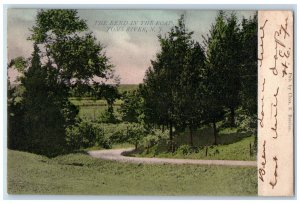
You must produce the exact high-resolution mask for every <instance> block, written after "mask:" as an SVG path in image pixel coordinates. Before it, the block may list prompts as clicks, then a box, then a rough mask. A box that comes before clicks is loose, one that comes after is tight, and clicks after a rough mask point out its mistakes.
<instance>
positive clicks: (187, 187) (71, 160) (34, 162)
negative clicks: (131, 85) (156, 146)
mask: <svg viewBox="0 0 300 204" xmlns="http://www.w3.org/2000/svg"><path fill="white" fill-rule="evenodd" d="M7 172H8V178H7V183H8V186H7V189H8V193H9V194H34V195H35V194H56V195H62V194H64V195H75V194H76V195H79V194H80V195H117V196H119V195H152V196H153V195H193V196H203V195H207V196H216V195H218V196H220V195H227V196H237V195H243V196H249V195H250V196H256V195H257V170H256V168H255V167H225V166H198V165H170V164H164V165H144V164H128V163H118V162H113V161H105V160H100V159H95V158H92V157H90V156H89V155H86V154H81V153H77V154H69V155H64V156H59V157H56V158H52V159H48V158H47V157H44V156H39V155H35V154H30V153H26V152H20V151H12V150H8V171H7Z"/></svg>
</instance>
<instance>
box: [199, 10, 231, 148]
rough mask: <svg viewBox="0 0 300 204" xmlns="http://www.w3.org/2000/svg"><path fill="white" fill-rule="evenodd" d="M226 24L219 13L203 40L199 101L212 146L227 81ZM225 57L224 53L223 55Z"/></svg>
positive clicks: (221, 115) (222, 14)
mask: <svg viewBox="0 0 300 204" xmlns="http://www.w3.org/2000/svg"><path fill="white" fill-rule="evenodd" d="M225 32H226V22H225V20H224V12H222V11H220V12H219V14H218V16H217V18H216V23H215V24H214V25H212V28H211V30H210V31H209V36H208V38H207V39H204V43H205V45H206V49H207V50H206V63H205V66H206V68H205V73H204V95H203V98H202V100H201V103H202V106H203V107H204V109H203V110H204V112H203V118H204V123H208V124H209V123H211V124H212V126H213V131H214V144H217V134H218V130H217V126H216V123H217V122H218V121H220V120H221V119H223V116H224V101H223V99H224V94H225V93H224V87H223V86H224V85H223V83H224V81H225V80H227V79H226V77H227V75H228V74H227V72H226V69H225V66H226V65H225V63H226V62H225V61H224V60H225V59H224V58H223V52H224V51H225V50H224V46H223V45H224V43H225V42H224V36H225ZM224 54H225V55H226V53H224Z"/></svg>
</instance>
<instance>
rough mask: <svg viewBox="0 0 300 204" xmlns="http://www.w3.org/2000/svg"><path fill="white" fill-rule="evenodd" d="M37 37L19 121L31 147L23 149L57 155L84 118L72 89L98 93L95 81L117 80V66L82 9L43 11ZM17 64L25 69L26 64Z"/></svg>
mask: <svg viewBox="0 0 300 204" xmlns="http://www.w3.org/2000/svg"><path fill="white" fill-rule="evenodd" d="M31 32H32V34H31V36H30V38H29V39H30V40H32V41H33V43H34V53H33V55H32V59H31V62H30V65H29V68H25V69H24V77H22V79H21V85H22V86H24V87H25V92H24V94H23V95H22V98H23V100H22V103H23V104H22V113H23V116H22V120H21V121H18V122H19V123H20V125H21V126H23V127H24V136H23V137H24V141H25V142H26V145H24V148H22V147H21V148H22V149H25V150H27V151H33V152H36V153H40V154H45V155H47V156H53V155H56V154H59V153H61V152H63V151H65V150H67V147H66V145H67V144H66V140H65V134H66V132H65V130H66V127H67V126H70V125H72V124H74V123H75V116H76V114H77V113H78V111H77V110H76V108H75V107H74V106H73V105H71V104H70V102H69V100H68V97H69V94H70V90H71V89H72V88H74V87H79V86H84V87H86V86H90V87H91V88H93V87H95V86H93V83H97V84H98V83H99V82H96V81H95V80H94V79H95V78H100V79H102V80H101V81H102V82H101V83H102V84H104V82H105V81H106V80H108V79H111V78H112V77H113V75H112V65H111V64H110V63H109V60H108V58H107V57H106V56H105V54H104V52H103V51H104V50H103V46H102V45H101V44H100V43H99V42H97V40H96V38H95V37H94V36H93V34H92V33H90V32H88V28H87V24H86V22H85V21H84V20H82V19H80V18H79V16H78V14H77V11H76V10H61V9H57V10H56V9H50V10H40V11H38V13H37V16H36V21H35V25H34V26H33V27H32V29H31ZM17 62H18V64H20V65H22V64H24V63H22V60H21V59H20V60H17ZM13 63H16V62H15V61H14V62H13ZM98 81H99V80H98ZM15 112H20V111H16V110H15ZM10 115H14V113H10ZM10 133H13V132H12V131H10ZM10 137H12V138H13V137H14V136H13V135H10Z"/></svg>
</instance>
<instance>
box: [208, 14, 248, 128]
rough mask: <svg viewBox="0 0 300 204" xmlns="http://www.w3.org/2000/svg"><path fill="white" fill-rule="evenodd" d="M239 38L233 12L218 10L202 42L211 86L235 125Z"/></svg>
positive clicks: (239, 75)
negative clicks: (229, 13)
mask: <svg viewBox="0 0 300 204" xmlns="http://www.w3.org/2000/svg"><path fill="white" fill-rule="evenodd" d="M240 41H241V39H240V27H239V25H238V22H237V17H236V15H235V14H234V13H231V15H230V16H229V17H226V16H225V13H224V12H223V11H220V12H219V13H218V16H217V18H216V22H215V24H214V25H212V28H211V30H210V31H209V35H208V37H207V38H206V39H204V42H205V44H206V47H207V62H208V68H209V69H212V72H213V73H212V74H213V75H214V78H213V79H214V81H215V85H214V88H215V89H216V90H218V92H219V94H220V95H219V96H218V97H217V98H218V100H220V101H222V103H223V105H224V107H226V108H228V109H229V113H230V124H231V126H235V110H236V109H237V107H238V106H239V105H240V101H241V99H240V94H239V93H240V91H241V70H240V69H241V61H242V55H241V50H242V47H241V43H240Z"/></svg>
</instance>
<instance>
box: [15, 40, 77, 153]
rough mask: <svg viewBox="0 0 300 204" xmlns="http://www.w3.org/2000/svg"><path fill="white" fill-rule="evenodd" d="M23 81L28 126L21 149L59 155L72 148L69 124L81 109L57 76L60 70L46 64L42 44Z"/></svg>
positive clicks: (24, 108)
mask: <svg viewBox="0 0 300 204" xmlns="http://www.w3.org/2000/svg"><path fill="white" fill-rule="evenodd" d="M21 83H22V85H23V86H24V88H25V92H24V94H23V95H22V100H23V103H22V109H23V111H24V115H23V118H22V119H23V121H19V122H20V123H21V124H22V125H23V128H24V134H23V136H22V139H21V140H22V146H20V147H18V148H19V149H22V150H26V151H29V152H34V153H38V154H44V155H46V156H56V155H58V154H61V153H63V152H66V151H68V149H67V145H66V140H65V128H66V127H67V126H68V125H71V124H73V123H74V122H75V117H76V115H77V113H78V110H77V109H76V107H75V106H74V105H72V104H71V103H70V102H69V101H68V98H67V93H68V89H67V88H66V86H65V84H64V83H62V82H60V81H58V80H57V78H56V70H55V69H53V67H51V66H50V65H45V66H42V65H41V62H40V56H39V48H38V46H37V45H36V44H35V45H34V52H33V54H32V59H31V65H30V67H29V68H28V69H27V70H25V72H24V76H23V77H22V78H21Z"/></svg>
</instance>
